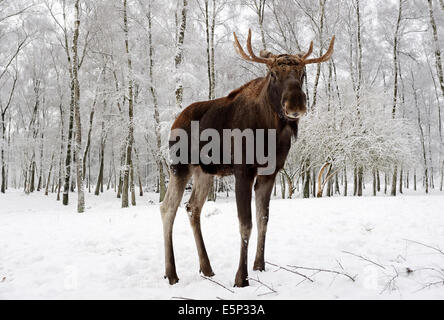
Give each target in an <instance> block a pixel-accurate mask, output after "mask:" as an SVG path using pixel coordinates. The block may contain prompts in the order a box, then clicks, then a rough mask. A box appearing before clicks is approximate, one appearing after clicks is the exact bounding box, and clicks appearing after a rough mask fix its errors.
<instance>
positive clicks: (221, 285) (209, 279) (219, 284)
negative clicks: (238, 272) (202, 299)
mask: <svg viewBox="0 0 444 320" xmlns="http://www.w3.org/2000/svg"><path fill="white" fill-rule="evenodd" d="M201 277H202V279H205V280H208V281H211V282H213V283H215V284H217V285H218V286H220V287H222V288H224V289H225V290H227V291H230V292H231V293H235V292H234V291H233V290H231V289H228V288H227V287H226V286H224V285H223V284H221V283H219V282H217V281H215V280H213V279H211V278H207V277H204V276H201Z"/></svg>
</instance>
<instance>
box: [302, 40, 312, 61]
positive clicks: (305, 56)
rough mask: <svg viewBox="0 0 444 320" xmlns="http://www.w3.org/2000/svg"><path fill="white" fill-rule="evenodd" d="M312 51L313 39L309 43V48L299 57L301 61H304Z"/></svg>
mask: <svg viewBox="0 0 444 320" xmlns="http://www.w3.org/2000/svg"><path fill="white" fill-rule="evenodd" d="M312 53H313V41H312V42H311V43H310V49H308V51H307V53H306V54H305V55H304V56H303V57H302V58H301V60H302V61H305V59H307V58H308V57H309V56H311V54H312Z"/></svg>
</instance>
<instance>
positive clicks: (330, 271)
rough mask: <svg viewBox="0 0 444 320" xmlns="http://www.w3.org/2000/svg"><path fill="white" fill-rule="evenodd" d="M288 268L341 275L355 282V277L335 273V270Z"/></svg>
mask: <svg viewBox="0 0 444 320" xmlns="http://www.w3.org/2000/svg"><path fill="white" fill-rule="evenodd" d="M289 267H290V268H294V269H302V270H308V271H319V272H325V273H334V274H337V275H341V276H344V277H346V278H348V279H350V280H351V281H353V282H355V281H356V276H355V277H352V276H350V275H348V274H346V273H344V272H340V271H335V270H328V269H321V268H308V267H299V266H289Z"/></svg>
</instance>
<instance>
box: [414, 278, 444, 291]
mask: <svg viewBox="0 0 444 320" xmlns="http://www.w3.org/2000/svg"><path fill="white" fill-rule="evenodd" d="M439 285H441V286H444V280H440V281H437V282H432V283H428V284H426V285H424V286H423V287H422V288H421V289H419V290H417V291H415V293H417V292H419V291H423V290H425V289H430V288H431V287H436V286H439Z"/></svg>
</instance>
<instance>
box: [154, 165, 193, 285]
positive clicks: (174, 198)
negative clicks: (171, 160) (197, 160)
mask: <svg viewBox="0 0 444 320" xmlns="http://www.w3.org/2000/svg"><path fill="white" fill-rule="evenodd" d="M170 177H171V181H170V183H169V185H168V190H167V193H166V195H165V200H164V201H163V203H162V205H161V207H160V210H161V214H162V222H163V237H164V245H165V278H168V281H169V283H170V285H174V284H176V283H177V282H179V278H178V277H177V273H176V264H175V261H174V249H173V225H174V220H175V218H176V213H177V209H178V208H179V205H180V202H181V200H182V197H183V193H184V191H185V187H186V184H187V183H188V180H189V177H190V176H189V173H188V172H187V173H181V174H179V175H175V174H173V173H171V174H170Z"/></svg>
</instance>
